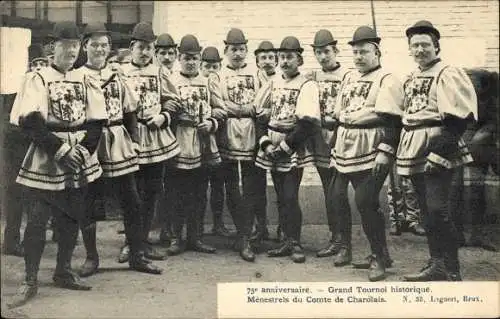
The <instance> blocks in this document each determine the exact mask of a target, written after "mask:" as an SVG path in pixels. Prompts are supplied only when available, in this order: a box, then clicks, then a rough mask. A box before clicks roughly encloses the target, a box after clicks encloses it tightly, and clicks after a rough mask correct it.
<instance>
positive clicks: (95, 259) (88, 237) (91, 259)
mask: <svg viewBox="0 0 500 319" xmlns="http://www.w3.org/2000/svg"><path fill="white" fill-rule="evenodd" d="M82 238H83V244H84V245H85V249H86V250H87V258H86V259H85V262H84V263H83V265H82V266H81V267H80V269H78V275H80V277H89V276H92V275H93V274H95V273H96V272H97V269H98V268H99V254H98V253H97V234H96V224H95V223H94V224H92V225H90V226H89V227H86V228H84V229H82Z"/></svg>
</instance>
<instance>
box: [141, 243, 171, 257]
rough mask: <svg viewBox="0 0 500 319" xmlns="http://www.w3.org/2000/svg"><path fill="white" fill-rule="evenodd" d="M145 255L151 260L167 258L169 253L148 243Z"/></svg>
mask: <svg viewBox="0 0 500 319" xmlns="http://www.w3.org/2000/svg"><path fill="white" fill-rule="evenodd" d="M144 257H146V258H147V259H150V260H165V259H167V254H165V253H163V252H160V251H158V250H156V249H154V248H153V247H152V246H151V245H148V244H146V248H145V249H144Z"/></svg>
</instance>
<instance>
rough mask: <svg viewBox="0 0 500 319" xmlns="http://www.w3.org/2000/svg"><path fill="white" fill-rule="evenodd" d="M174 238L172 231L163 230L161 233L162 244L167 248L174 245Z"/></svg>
mask: <svg viewBox="0 0 500 319" xmlns="http://www.w3.org/2000/svg"><path fill="white" fill-rule="evenodd" d="M173 237H174V234H172V231H171V230H170V229H165V228H162V230H161V232H160V244H161V245H166V246H168V245H170V244H171V243H172V238H173Z"/></svg>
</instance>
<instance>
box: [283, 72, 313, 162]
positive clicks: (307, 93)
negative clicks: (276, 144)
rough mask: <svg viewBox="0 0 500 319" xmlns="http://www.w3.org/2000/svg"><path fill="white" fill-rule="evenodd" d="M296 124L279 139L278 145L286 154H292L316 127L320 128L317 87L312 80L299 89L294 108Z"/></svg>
mask: <svg viewBox="0 0 500 319" xmlns="http://www.w3.org/2000/svg"><path fill="white" fill-rule="evenodd" d="M295 116H296V117H297V124H296V125H295V127H294V128H293V130H292V131H291V132H290V133H288V134H287V136H286V137H285V139H284V140H283V141H281V143H280V147H281V149H283V150H284V151H285V152H287V153H288V154H292V153H293V152H295V150H296V149H297V148H298V147H299V146H300V145H302V144H303V143H304V141H305V140H306V139H307V138H308V137H310V136H312V135H313V134H314V133H315V131H316V129H320V128H321V115H320V108H319V88H318V84H317V83H316V82H314V81H307V82H306V83H304V84H303V85H302V87H301V89H300V93H299V96H298V97H297V107H296V109H295Z"/></svg>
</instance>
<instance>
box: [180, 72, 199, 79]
mask: <svg viewBox="0 0 500 319" xmlns="http://www.w3.org/2000/svg"><path fill="white" fill-rule="evenodd" d="M180 73H181V75H182V76H183V77H185V78H188V79H193V78H195V77H197V76H198V75H200V73H196V74H186V73H183V72H182V71H181V72H180Z"/></svg>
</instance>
